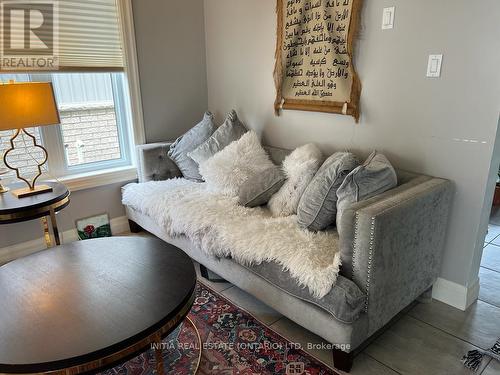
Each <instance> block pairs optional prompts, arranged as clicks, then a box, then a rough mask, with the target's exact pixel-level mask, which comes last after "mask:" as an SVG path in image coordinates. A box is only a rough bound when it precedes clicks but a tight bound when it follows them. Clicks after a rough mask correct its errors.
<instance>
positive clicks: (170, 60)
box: [132, 0, 207, 142]
mask: <svg viewBox="0 0 500 375" xmlns="http://www.w3.org/2000/svg"><path fill="white" fill-rule="evenodd" d="M132 4H133V11H134V25H135V33H136V43H137V54H138V58H139V74H140V85H141V92H142V105H143V112H144V123H145V128H146V129H145V130H146V139H147V141H148V142H155V141H164V140H170V139H175V138H177V137H178V136H179V135H181V134H182V133H184V132H185V131H186V130H187V129H189V128H190V127H192V126H193V125H194V124H196V123H197V122H198V121H200V119H201V117H202V115H203V112H204V111H205V110H206V109H207V76H206V69H205V66H206V64H205V35H204V34H205V33H204V18H203V0H190V1H174V0H133V2H132Z"/></svg>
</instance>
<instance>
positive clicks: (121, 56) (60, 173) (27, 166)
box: [0, 0, 144, 187]
mask: <svg viewBox="0 0 500 375" xmlns="http://www.w3.org/2000/svg"><path fill="white" fill-rule="evenodd" d="M47 1H49V2H50V1H52V0H47ZM54 4H57V7H54V9H56V16H57V18H58V22H57V23H58V28H57V33H58V34H57V36H58V38H57V39H58V54H57V55H56V56H57V58H58V61H59V62H58V66H57V69H53V71H48V70H37V71H36V70H34V71H26V72H24V71H22V72H21V71H15V70H11V71H9V70H8V68H6V67H3V66H0V83H1V82H8V81H10V80H15V81H17V82H26V81H33V82H47V81H50V82H52V85H53V87H54V92H55V96H56V100H57V104H58V107H59V113H60V118H61V125H60V126H46V127H40V128H31V129H27V131H28V132H29V133H30V134H32V135H34V136H35V137H36V139H37V142H38V143H40V144H42V145H43V146H44V147H45V148H46V149H47V151H48V154H49V160H48V164H46V166H45V167H46V171H44V172H46V173H47V175H48V176H47V177H57V178H61V177H66V176H73V175H80V174H83V175H88V174H89V173H91V172H95V171H105V170H109V169H113V170H117V169H115V168H119V167H127V166H132V164H133V160H132V152H131V150H132V146H133V145H134V144H135V143H142V142H143V139H144V130H143V128H142V112H141V108H140V94H139V88H138V81H137V75H138V73H137V65H136V64H137V61H136V56H135V40H134V35H133V19H132V14H131V3H130V1H129V0H123V1H118V0H93V1H92V2H80V1H76V0H58V1H57V2H54ZM22 27H23V26H22V24H21V23H20V28H21V29H22ZM51 30H52V29H51ZM125 61H127V64H125ZM125 65H127V71H126V72H125ZM129 84H130V88H131V89H129ZM131 103H134V105H133V106H132V105H131ZM0 110H1V103H0ZM12 135H13V131H0V157H1V156H2V155H3V153H4V152H5V151H6V150H7V149H8V148H10V143H9V140H10V138H11V136H12ZM28 141H29V143H30V144H31V141H30V140H29V139H28V138H27V137H25V136H20V137H18V141H17V142H16V149H18V151H16V154H15V155H14V157H13V159H14V162H15V166H17V167H21V168H22V173H23V174H28V175H29V174H31V173H33V172H34V171H35V168H36V162H35V160H36V159H39V155H37V154H36V152H37V151H36V149H34V148H32V147H29V144H28ZM11 155H12V154H9V158H12V156H11ZM11 162H12V159H11ZM12 164H14V163H12ZM2 167H3V163H2V160H1V158H0V169H2ZM119 170H128V171H130V169H127V168H125V169H123V168H122V169H119ZM99 173H100V174H102V172H99ZM121 176H125V174H121ZM127 176H129V177H130V174H128V175H127ZM4 177H5V176H4ZM7 177H13V172H12V173H9V174H8V175H7ZM123 178H125V177H123ZM110 179H111V178H108V179H107V180H106V181H110ZM97 184H99V183H97V182H96V185H97ZM84 185H85V186H86V187H87V186H88V184H84Z"/></svg>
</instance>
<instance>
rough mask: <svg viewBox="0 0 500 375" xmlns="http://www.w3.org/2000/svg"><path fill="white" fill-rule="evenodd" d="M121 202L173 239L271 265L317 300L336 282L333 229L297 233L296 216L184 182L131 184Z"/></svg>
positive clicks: (238, 259)
mask: <svg viewBox="0 0 500 375" xmlns="http://www.w3.org/2000/svg"><path fill="white" fill-rule="evenodd" d="M123 204H125V205H127V206H129V207H131V208H132V209H134V210H137V211H139V212H141V213H143V214H145V215H147V216H149V217H150V218H151V219H152V220H154V221H155V222H156V223H157V224H158V225H160V226H161V227H163V228H165V229H166V231H167V233H168V234H169V235H170V236H171V237H177V236H186V237H187V238H188V239H189V240H190V241H192V242H193V243H194V244H195V245H196V246H198V247H199V248H200V249H201V250H202V251H204V252H205V253H206V254H208V255H211V256H215V257H231V258H232V259H234V260H235V261H236V262H238V263H240V264H244V265H254V264H260V263H261V262H265V261H272V262H276V263H278V264H280V265H281V266H282V267H283V269H285V270H288V271H289V272H290V274H291V276H292V277H293V278H294V279H296V280H297V282H298V283H299V284H300V285H302V286H303V287H307V288H308V290H309V292H310V293H311V294H312V295H314V296H315V297H317V298H322V297H323V296H325V295H326V294H327V293H328V292H329V291H330V289H331V288H332V286H333V285H334V284H335V281H336V279H337V274H338V272H339V266H340V255H339V251H338V235H337V232H335V231H325V232H318V233H313V232H309V231H305V230H303V229H301V228H300V227H299V226H298V224H297V217H296V216H288V217H277V218H274V217H272V216H271V213H270V211H269V210H268V209H267V208H265V207H256V208H247V207H243V206H240V205H238V198H237V197H230V196H227V195H224V194H221V193H220V192H214V191H213V190H211V189H209V188H208V186H207V183H196V182H192V181H188V180H186V179H183V178H178V179H172V180H167V181H151V182H146V183H142V184H129V185H127V186H126V187H125V188H124V192H123Z"/></svg>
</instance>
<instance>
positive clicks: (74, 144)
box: [60, 103, 121, 166]
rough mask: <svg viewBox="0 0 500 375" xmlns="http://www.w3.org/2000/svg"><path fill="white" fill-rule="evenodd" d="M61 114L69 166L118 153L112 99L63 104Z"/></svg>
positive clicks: (110, 157) (106, 157) (118, 144)
mask: <svg viewBox="0 0 500 375" xmlns="http://www.w3.org/2000/svg"><path fill="white" fill-rule="evenodd" d="M60 116H61V126H62V133H63V142H64V147H65V150H66V155H67V156H66V157H67V161H68V165H69V166H73V165H79V164H85V163H92V162H95V161H104V160H113V159H119V158H120V157H121V152H120V142H119V138H118V126H117V124H116V115H115V108H114V106H113V104H112V103H102V104H96V105H93V106H74V105H72V106H63V107H62V108H61V110H60Z"/></svg>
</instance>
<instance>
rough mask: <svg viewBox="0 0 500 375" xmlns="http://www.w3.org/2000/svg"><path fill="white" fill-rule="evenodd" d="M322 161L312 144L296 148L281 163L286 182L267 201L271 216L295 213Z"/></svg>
mask: <svg viewBox="0 0 500 375" xmlns="http://www.w3.org/2000/svg"><path fill="white" fill-rule="evenodd" d="M322 161H323V155H322V154H321V151H320V149H319V148H318V147H317V146H315V145H314V144H312V143H309V144H307V145H304V146H301V147H298V148H296V149H295V150H294V151H292V153H291V154H290V155H288V156H287V157H286V158H285V160H284V161H283V172H284V173H285V176H286V177H287V180H286V181H285V183H284V184H283V186H282V187H281V189H280V190H279V191H278V192H277V193H276V194H274V195H273V196H272V197H271V199H270V200H269V203H268V206H269V209H270V210H271V212H272V214H273V216H275V217H276V216H290V215H294V214H296V213H297V207H298V205H299V200H300V197H301V196H302V194H303V193H304V191H305V190H306V187H307V185H309V183H310V182H311V180H312V178H313V177H314V175H315V174H316V172H317V171H318V169H319V167H320V166H321V163H322Z"/></svg>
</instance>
